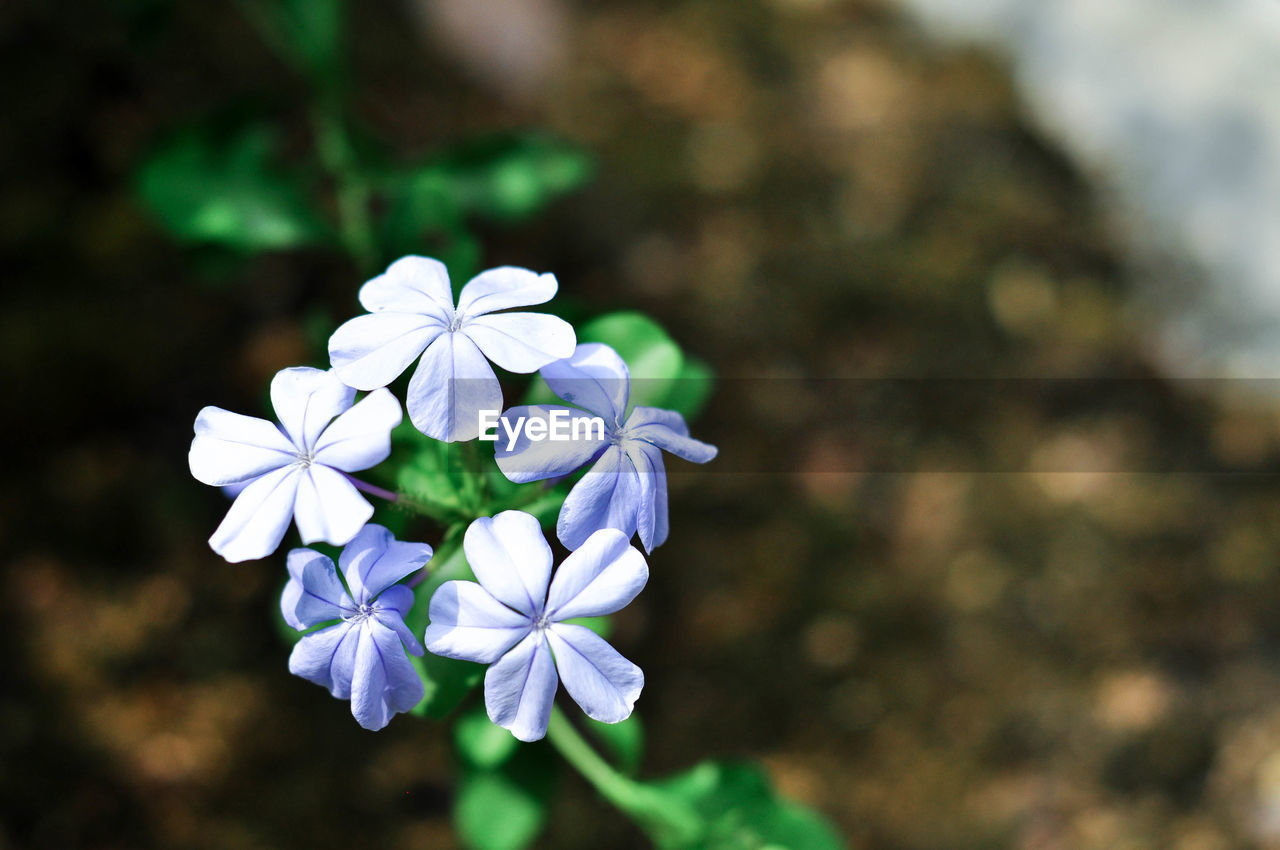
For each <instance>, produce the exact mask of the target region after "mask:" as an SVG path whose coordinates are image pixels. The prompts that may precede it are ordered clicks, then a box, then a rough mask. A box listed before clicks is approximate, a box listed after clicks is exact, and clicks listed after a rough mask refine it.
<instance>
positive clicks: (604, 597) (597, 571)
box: [547, 528, 649, 620]
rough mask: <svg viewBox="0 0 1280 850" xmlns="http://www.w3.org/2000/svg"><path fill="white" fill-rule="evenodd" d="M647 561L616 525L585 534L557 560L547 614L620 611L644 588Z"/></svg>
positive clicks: (565, 616)
mask: <svg viewBox="0 0 1280 850" xmlns="http://www.w3.org/2000/svg"><path fill="white" fill-rule="evenodd" d="M648 580H649V565H648V564H646V563H645V560H644V556H643V555H641V554H640V551H639V550H638V549H636V548H635V547H634V546H632V545H631V541H630V538H628V537H627V535H625V534H623V533H622V532H621V531H618V530H617V529H616V528H605V529H601V530H600V531H597V532H596V533H594V534H592V535H591V536H590V537H588V538H587V540H586V542H585V543H583V544H582V545H581V546H579V547H578V548H577V549H575V550H574V551H573V552H571V553H570V554H569V557H567V558H565V559H564V561H563V562H561V564H560V567H559V568H558V569H557V570H556V577H555V578H554V579H553V580H552V581H551V590H550V592H549V593H548V594H547V617H549V618H551V619H553V620H569V619H572V618H574V617H603V616H604V615H606V614H612V613H614V612H615V611H620V610H622V609H623V608H625V607H627V605H629V604H631V600H633V599H635V598H636V595H637V594H639V593H640V591H641V590H643V589H644V585H645V582H647V581H648Z"/></svg>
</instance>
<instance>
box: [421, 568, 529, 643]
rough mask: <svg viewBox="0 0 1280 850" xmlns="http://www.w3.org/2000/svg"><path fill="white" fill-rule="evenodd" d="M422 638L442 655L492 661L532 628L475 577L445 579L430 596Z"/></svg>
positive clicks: (523, 617)
mask: <svg viewBox="0 0 1280 850" xmlns="http://www.w3.org/2000/svg"><path fill="white" fill-rule="evenodd" d="M427 616H428V617H430V620H431V622H430V624H429V625H428V626H427V631H426V634H425V635H424V636H423V638H422V642H423V643H424V644H426V646H427V649H429V650H430V651H431V652H434V653H435V654H436V655H442V656H444V657H445V658H458V659H461V660H463V661H476V662H478V663H480V664H492V663H493V662H494V661H497V660H498V659H499V658H501V657H502V655H503V653H505V652H506V651H507V650H508V649H510V648H511V647H513V646H515V645H516V643H518V642H519V641H520V640H521V639H522V638H523V637H524V636H525V635H527V634H528V633H529V631H530V630H531V629H532V628H533V625H532V622H531V621H530V619H529V618H528V617H527V616H522V615H520V614H517V613H516V612H515V611H512V610H511V609H510V608H508V607H507V606H505V605H503V604H502V603H501V602H499V601H498V600H496V599H494V598H493V597H492V596H491V595H490V594H489V592H488V591H487V590H485V589H484V588H483V587H481V586H480V585H478V584H476V583H475V582H474V581H446V582H445V583H444V584H442V585H440V587H439V588H437V589H436V592H435V593H434V594H432V596H431V607H430V609H429V610H428V613H427Z"/></svg>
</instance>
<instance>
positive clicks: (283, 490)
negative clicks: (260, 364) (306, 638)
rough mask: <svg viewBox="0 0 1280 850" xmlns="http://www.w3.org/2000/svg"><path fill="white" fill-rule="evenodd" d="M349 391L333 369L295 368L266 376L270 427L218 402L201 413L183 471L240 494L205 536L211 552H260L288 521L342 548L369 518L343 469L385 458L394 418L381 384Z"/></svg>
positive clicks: (394, 405) (394, 407) (395, 406)
mask: <svg viewBox="0 0 1280 850" xmlns="http://www.w3.org/2000/svg"><path fill="white" fill-rule="evenodd" d="M355 397H356V391H355V390H354V389H352V388H351V387H349V386H347V385H345V384H343V383H342V381H340V380H339V379H338V377H337V376H336V375H335V374H334V373H333V372H331V371H330V372H325V371H322V370H320V369H309V368H305V367H297V368H292V369H284V370H281V371H280V372H278V373H277V374H276V376H275V377H274V378H273V379H272V381H271V405H272V407H274V408H275V412H276V417H277V418H278V419H279V421H280V424H279V425H276V424H275V423H272V422H268V421H267V420H265V419H258V418H256V417H253V416H243V415H241V414H239V413H231V412H230V411H227V410H223V409H221V408H218V407H206V408H204V409H203V410H201V411H200V414H199V415H198V416H197V417H196V424H195V439H194V440H193V441H192V443H191V452H190V454H189V455H188V462H189V463H190V465H191V474H192V475H193V476H195V478H196V479H197V480H198V481H200V482H202V483H204V484H210V485H213V486H215V487H234V488H236V489H238V491H239V492H238V494H237V495H236V499H235V502H233V503H232V505H231V509H230V510H229V511H227V516H226V518H225V519H223V521H222V523H221V524H220V525H219V526H218V528H217V530H216V531H214V533H213V536H212V537H210V538H209V545H210V546H211V547H213V550H214V551H215V552H217V553H218V554H219V555H221V556H222V557H223V558H225V559H227V560H228V561H230V562H232V563H235V562H238V561H248V560H252V559H254V558H265V557H266V556H267V555H270V554H271V553H272V552H274V551H275V550H276V548H277V547H279V545H280V541H281V540H282V539H283V538H284V533H285V531H286V530H287V529H288V528H289V521H290V520H291V519H293V520H296V521H297V524H298V532H299V533H300V534H301V535H302V540H303V542H304V543H314V542H316V541H320V540H323V541H325V542H327V543H332V544H334V545H335V546H341V545H342V544H344V543H346V542H347V541H349V540H351V538H352V537H354V536H355V534H356V532H358V531H359V530H360V528H361V527H362V526H363V525H364V524H365V523H366V522H368V521H369V519H370V518H371V517H372V516H373V506H372V505H370V504H369V503H368V502H367V501H366V500H365V498H364V497H363V496H361V495H360V493H359V492H358V491H357V490H356V488H355V486H354V485H353V484H352V483H351V481H350V480H349V479H348V478H347V476H345V475H344V474H343V473H347V472H357V471H359V470H362V469H368V468H369V467H371V466H374V465H376V464H378V463H381V462H382V461H383V460H385V459H386V458H387V456H388V455H390V454H391V430H392V429H393V428H395V427H396V426H397V425H399V424H400V420H401V418H402V417H401V413H400V404H399V402H397V401H396V399H395V397H394V396H392V395H391V393H390V392H389V391H387V390H379V391H377V392H373V393H370V394H369V395H368V396H366V397H365V398H363V399H362V400H361V401H360V402H359V403H356V401H355Z"/></svg>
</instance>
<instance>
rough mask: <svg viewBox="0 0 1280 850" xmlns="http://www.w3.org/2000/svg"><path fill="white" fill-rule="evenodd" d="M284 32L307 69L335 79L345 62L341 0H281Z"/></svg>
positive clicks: (316, 74) (320, 75)
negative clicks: (343, 55)
mask: <svg viewBox="0 0 1280 850" xmlns="http://www.w3.org/2000/svg"><path fill="white" fill-rule="evenodd" d="M278 5H279V8H280V11H281V20H282V22H283V25H284V27H285V36H286V37H287V38H288V39H289V42H290V43H291V44H292V45H293V46H294V51H295V53H296V55H297V56H298V58H299V59H300V61H301V64H303V65H304V66H305V68H306V70H307V71H309V72H310V73H312V74H314V75H315V76H317V77H320V78H321V79H324V80H333V78H334V77H335V76H336V75H337V74H338V72H339V68H340V67H341V64H342V8H343V3H342V0H279V3H278Z"/></svg>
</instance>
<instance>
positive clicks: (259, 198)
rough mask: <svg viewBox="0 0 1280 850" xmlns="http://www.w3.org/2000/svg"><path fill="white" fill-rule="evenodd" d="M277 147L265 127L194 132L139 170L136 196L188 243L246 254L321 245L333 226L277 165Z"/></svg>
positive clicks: (182, 136) (172, 142) (160, 149)
mask: <svg viewBox="0 0 1280 850" xmlns="http://www.w3.org/2000/svg"><path fill="white" fill-rule="evenodd" d="M274 147H275V144H274V134H273V133H272V131H271V130H270V128H267V127H264V126H261V125H252V126H248V127H244V128H242V129H240V130H239V131H237V132H236V133H233V134H231V135H229V136H221V135H219V134H215V133H213V132H210V131H206V130H192V131H187V132H184V133H181V134H179V135H176V136H174V137H172V138H170V139H169V140H168V141H166V142H164V143H163V144H161V145H160V146H159V147H158V148H156V150H155V151H153V152H152V154H151V155H150V156H149V157H148V158H147V160H146V161H145V162H144V163H143V164H142V166H141V167H140V168H139V170H138V173H137V176H136V183H137V191H138V194H139V196H140V197H141V198H142V200H143V202H144V203H145V204H146V205H147V207H148V208H149V209H150V210H151V212H152V213H153V214H154V215H155V217H156V219H157V220H158V221H159V222H160V223H161V224H162V225H163V226H164V227H165V228H166V229H167V230H168V231H169V232H170V233H171V234H172V235H173V236H175V237H176V238H178V239H180V240H183V241H187V242H194V243H209V244H217V245H222V246H225V247H228V248H232V249H235V250H237V251H244V252H253V251H268V250H275V249H280V248H292V247H295V246H298V245H306V244H312V243H315V242H319V241H322V240H323V239H325V238H327V237H328V235H329V230H328V228H327V226H326V225H325V224H324V222H323V221H321V220H320V219H319V218H318V217H317V216H316V215H315V214H314V213H313V212H312V211H311V207H310V205H309V203H308V199H307V197H306V194H305V192H304V191H303V189H302V184H301V181H299V180H298V179H297V178H296V177H295V176H294V175H292V174H289V173H287V172H285V171H283V170H280V169H278V168H276V167H274V166H273V164H272V161H271V159H272V153H273V150H274Z"/></svg>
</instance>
